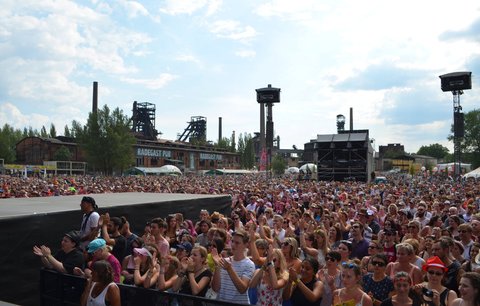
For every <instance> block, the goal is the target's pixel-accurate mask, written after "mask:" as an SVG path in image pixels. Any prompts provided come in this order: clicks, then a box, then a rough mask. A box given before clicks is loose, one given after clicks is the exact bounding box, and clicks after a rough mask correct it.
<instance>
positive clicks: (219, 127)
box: [218, 117, 222, 143]
mask: <svg viewBox="0 0 480 306" xmlns="http://www.w3.org/2000/svg"><path fill="white" fill-rule="evenodd" d="M220 141H222V117H218V142H219V143H220Z"/></svg>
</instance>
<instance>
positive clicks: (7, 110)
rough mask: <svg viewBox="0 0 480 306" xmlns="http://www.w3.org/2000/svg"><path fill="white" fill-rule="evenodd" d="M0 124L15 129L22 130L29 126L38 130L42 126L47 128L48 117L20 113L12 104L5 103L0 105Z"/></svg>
mask: <svg viewBox="0 0 480 306" xmlns="http://www.w3.org/2000/svg"><path fill="white" fill-rule="evenodd" d="M0 122H2V123H7V124H9V125H10V126H12V127H14V128H15V129H22V130H23V128H25V127H29V126H31V127H32V128H34V129H40V128H41V127H42V125H44V126H49V124H48V122H49V117H48V116H45V115H41V114H36V113H30V114H28V115H25V114H22V112H21V111H20V110H19V109H18V108H17V107H16V106H15V105H13V104H11V103H9V102H6V103H3V104H0Z"/></svg>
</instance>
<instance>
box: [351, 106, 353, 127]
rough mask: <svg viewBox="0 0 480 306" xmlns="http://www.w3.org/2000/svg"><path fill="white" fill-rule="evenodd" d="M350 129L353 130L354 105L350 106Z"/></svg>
mask: <svg viewBox="0 0 480 306" xmlns="http://www.w3.org/2000/svg"><path fill="white" fill-rule="evenodd" d="M350 131H353V107H350Z"/></svg>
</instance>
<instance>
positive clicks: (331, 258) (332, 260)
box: [325, 256, 337, 262]
mask: <svg viewBox="0 0 480 306" xmlns="http://www.w3.org/2000/svg"><path fill="white" fill-rule="evenodd" d="M325 260H326V261H331V262H335V261H337V260H336V259H335V258H333V257H330V256H327V257H325Z"/></svg>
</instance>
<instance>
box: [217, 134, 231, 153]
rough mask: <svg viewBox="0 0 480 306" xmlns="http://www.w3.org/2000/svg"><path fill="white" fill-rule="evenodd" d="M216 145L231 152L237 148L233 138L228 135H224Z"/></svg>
mask: <svg viewBox="0 0 480 306" xmlns="http://www.w3.org/2000/svg"><path fill="white" fill-rule="evenodd" d="M215 147H217V148H219V149H224V150H227V151H229V152H235V148H233V147H232V143H231V139H230V138H227V137H223V138H222V139H220V140H219V141H218V142H217V143H216V144H215Z"/></svg>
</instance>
